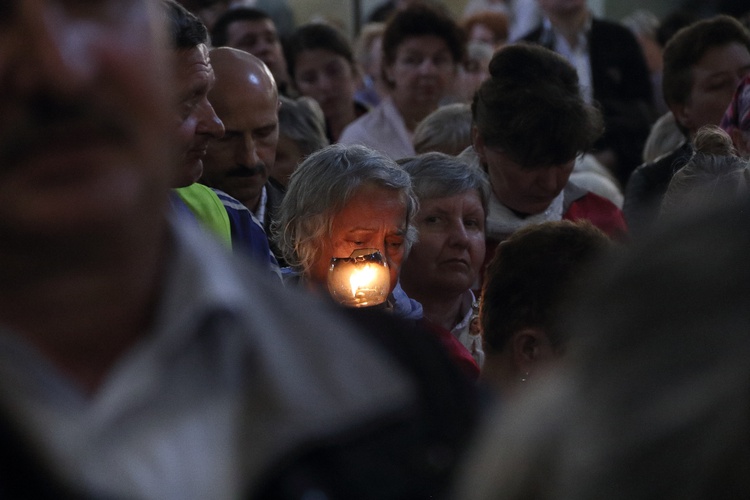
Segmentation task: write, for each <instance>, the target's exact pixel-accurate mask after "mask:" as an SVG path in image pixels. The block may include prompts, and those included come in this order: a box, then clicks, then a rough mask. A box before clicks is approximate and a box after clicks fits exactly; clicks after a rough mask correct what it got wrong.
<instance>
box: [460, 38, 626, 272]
mask: <svg viewBox="0 0 750 500" xmlns="http://www.w3.org/2000/svg"><path fill="white" fill-rule="evenodd" d="M490 74H491V78H490V79H489V80H487V81H485V82H484V83H483V84H482V86H481V87H480V88H479V90H478V91H477V93H476V95H475V97H474V102H473V104H472V115H473V119H474V130H473V149H469V150H467V151H465V152H464V153H463V154H462V156H464V157H465V158H467V160H468V161H472V162H476V163H478V164H479V165H481V166H482V168H484V169H485V171H486V172H487V173H488V174H489V177H490V183H491V185H492V197H491V200H490V207H489V215H488V218H487V240H488V244H489V246H490V248H491V249H493V250H494V247H495V245H496V244H497V243H498V242H500V241H502V240H504V239H505V238H507V237H508V236H509V235H510V234H512V233H513V232H514V231H516V230H517V229H520V228H521V227H524V226H527V225H529V224H535V223H541V222H547V221H554V220H562V219H566V220H579V219H585V220H589V221H591V222H592V223H593V224H594V225H595V226H597V227H599V228H600V229H602V230H603V231H604V232H605V233H607V234H609V235H610V236H615V237H624V234H625V232H626V226H625V221H624V219H623V216H622V212H621V211H620V210H619V209H618V208H617V207H616V206H615V205H614V204H613V203H611V202H610V201H608V200H606V199H604V198H602V197H600V196H598V195H596V194H593V193H591V192H589V191H587V190H586V189H583V188H581V187H579V186H577V185H575V184H574V183H572V182H570V180H569V179H570V174H571V173H572V172H573V167H574V165H575V163H576V158H577V157H578V156H579V155H580V154H582V153H584V152H585V151H587V150H588V149H590V148H591V146H592V145H593V144H594V142H595V141H596V139H597V138H598V137H599V136H600V135H601V133H602V130H603V125H602V117H601V114H600V112H599V111H598V110H597V109H596V108H595V107H593V106H591V105H589V104H587V103H586V102H585V101H584V99H583V98H582V96H581V93H580V90H579V86H578V76H577V74H576V70H575V68H573V67H572V66H571V65H570V64H569V63H568V62H567V61H566V60H565V59H563V58H562V57H561V56H559V55H558V54H555V53H554V52H552V51H550V50H548V49H545V48H542V47H539V46H532V45H527V44H517V45H510V46H506V47H503V48H502V49H500V50H499V51H498V52H497V53H496V54H495V56H494V57H493V58H492V61H491V62H490ZM492 255H493V252H492V251H490V252H488V258H490V257H491V256H492Z"/></svg>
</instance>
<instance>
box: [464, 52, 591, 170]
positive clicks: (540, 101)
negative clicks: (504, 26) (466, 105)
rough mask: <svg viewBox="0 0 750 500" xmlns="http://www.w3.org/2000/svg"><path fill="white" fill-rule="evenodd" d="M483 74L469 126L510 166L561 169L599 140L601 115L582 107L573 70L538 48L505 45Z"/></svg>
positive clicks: (558, 57) (583, 104) (557, 55)
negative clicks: (554, 166)
mask: <svg viewBox="0 0 750 500" xmlns="http://www.w3.org/2000/svg"><path fill="white" fill-rule="evenodd" d="M489 70H490V78H489V79H488V80H486V81H485V82H484V83H483V84H482V85H481V87H480V88H479V90H478V91H477V92H476V94H475V95H474V101H473V103H472V106H471V110H472V116H473V119H474V124H475V125H476V126H477V129H478V130H479V134H480V135H481V137H482V139H483V140H484V142H485V144H487V145H488V146H491V147H493V146H494V147H497V148H499V149H502V150H503V152H504V153H505V154H506V155H508V157H509V158H510V159H511V160H513V161H514V162H515V163H517V164H519V165H521V166H522V167H527V168H532V167H539V166H548V165H557V164H561V163H566V162H568V161H570V160H572V159H573V158H575V157H576V155H578V154H579V153H581V152H583V151H586V150H588V149H589V148H590V147H591V146H592V145H593V144H594V142H595V141H596V139H597V138H598V137H599V136H600V135H601V133H602V131H603V122H602V116H601V113H600V112H599V110H598V109H596V108H594V107H593V106H591V105H589V104H587V103H586V101H584V99H583V97H582V96H581V93H580V89H579V85H578V74H577V73H576V70H575V68H574V67H573V66H571V65H570V63H568V61H566V60H565V58H563V57H562V56H560V55H559V54H556V53H555V52H552V51H551V50H548V49H546V48H544V47H541V46H539V45H531V44H526V43H522V44H514V45H508V46H506V47H503V48H502V49H500V50H499V51H498V52H497V53H495V55H494V56H493V58H492V60H491V61H490V66H489Z"/></svg>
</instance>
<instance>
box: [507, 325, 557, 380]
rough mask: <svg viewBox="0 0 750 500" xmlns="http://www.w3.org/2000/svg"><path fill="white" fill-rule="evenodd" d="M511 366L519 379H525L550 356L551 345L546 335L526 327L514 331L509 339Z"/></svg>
mask: <svg viewBox="0 0 750 500" xmlns="http://www.w3.org/2000/svg"><path fill="white" fill-rule="evenodd" d="M511 349H513V364H514V365H515V367H516V368H517V369H518V372H519V373H520V377H521V379H526V378H528V377H529V375H530V374H531V373H532V372H533V371H534V370H535V369H536V368H538V367H539V364H540V363H543V362H545V361H546V360H548V359H549V358H550V357H551V356H552V345H551V343H550V341H549V337H548V336H547V334H546V333H545V332H544V330H542V329H541V328H538V327H528V328H523V329H521V330H518V331H516V332H515V333H514V334H513V336H512V337H511Z"/></svg>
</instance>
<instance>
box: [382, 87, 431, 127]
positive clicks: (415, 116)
mask: <svg viewBox="0 0 750 500" xmlns="http://www.w3.org/2000/svg"><path fill="white" fill-rule="evenodd" d="M392 99H393V104H394V105H395V106H396V109H397V110H398V112H399V114H400V115H401V118H402V119H403V120H404V125H406V129H407V130H408V131H409V132H414V129H415V128H417V125H419V122H421V121H422V120H423V119H424V118H425V117H426V116H427V115H429V114H430V113H432V112H433V111H435V110H436V109H437V107H438V106H437V104H435V105H432V104H422V105H420V104H417V103H414V102H408V101H406V100H404V99H403V98H399V97H398V96H396V95H394V96H393V97H392Z"/></svg>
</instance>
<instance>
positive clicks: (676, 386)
mask: <svg viewBox="0 0 750 500" xmlns="http://www.w3.org/2000/svg"><path fill="white" fill-rule="evenodd" d="M749 213H750V206H749V205H748V202H747V200H746V199H745V200H743V201H740V202H737V201H736V200H735V201H734V202H733V203H729V204H728V205H724V206H720V207H718V208H717V207H714V208H712V209H710V210H706V209H705V207H704V208H702V209H701V211H700V212H699V213H693V214H687V213H685V214H683V216H682V217H681V218H680V220H679V221H678V220H671V221H669V223H667V224H660V227H659V228H657V229H656V230H655V231H653V232H652V233H650V234H649V235H648V236H646V237H645V238H643V239H642V240H640V241H638V242H634V243H633V244H632V245H630V246H628V247H627V248H625V249H623V251H621V252H620V254H619V255H617V256H616V258H614V259H611V260H608V261H607V262H606V263H604V262H602V263H601V264H599V265H598V266H597V267H596V268H594V269H592V270H591V272H590V273H589V274H588V278H587V279H586V281H585V282H584V283H583V284H582V286H581V287H580V288H579V290H578V292H577V293H574V294H571V297H570V301H569V304H571V308H572V309H571V311H570V314H569V315H568V319H567V321H566V322H565V326H566V328H567V329H569V330H570V331H571V333H572V334H573V335H575V338H571V342H570V344H569V347H568V350H567V352H566V357H565V358H564V359H563V360H562V362H561V363H560V364H559V365H558V367H557V368H556V369H554V370H553V371H552V372H551V373H549V374H548V375H547V376H546V377H545V379H544V380H543V381H540V383H539V384H536V387H534V388H532V389H531V391H530V393H529V394H528V397H527V398H525V399H524V400H523V401H520V402H519V405H518V406H517V407H516V408H508V407H507V406H506V407H499V406H498V407H497V408H496V409H495V411H494V412H493V416H492V417H491V418H490V419H488V421H487V424H486V425H485V426H484V432H483V433H480V436H481V437H479V438H478V439H477V441H476V442H477V443H478V445H477V448H476V449H475V453H473V454H472V457H471V459H469V460H468V461H467V462H466V463H465V466H464V473H465V474H464V475H463V478H462V480H461V481H460V484H459V487H458V488H457V491H456V494H455V497H456V498H462V499H469V500H479V499H490V498H493V499H497V498H509V499H510V498H529V497H533V498H536V499H540V500H542V499H551V498H561V497H562V496H564V497H565V498H577V499H584V498H592V499H593V498H612V497H614V496H622V497H623V498H633V499H647V498H656V497H659V498H696V499H697V498H705V497H712V498H714V497H716V498H718V497H721V498H743V497H745V496H746V495H747V493H748V491H750V481H749V480H748V478H750V459H749V458H748V454H747V449H748V446H750V433H748V430H747V428H746V426H744V425H743V424H742V423H744V422H745V421H747V420H748V418H750V407H749V406H748V405H747V404H746V403H745V399H744V398H745V395H746V394H747V392H748V391H749V390H750V386H749V385H748V381H750V373H749V372H748V370H749V366H750V365H748V364H747V362H746V360H747V357H748V355H750V340H749V338H748V336H747V330H748V328H750V315H748V310H747V307H746V303H747V301H748V299H750V297H749V296H748V290H749V289H748V287H747V282H748V280H750V264H749V263H748V259H747V248H748V245H750V230H749V229H748V228H750V224H748V214H749ZM717 242H721V244H717ZM675 291H679V293H675ZM676 339H679V341H676ZM738 401H742V403H741V404H738ZM593 464H597V465H596V466H593ZM696 464H700V467H697V468H696ZM646 471H648V472H646Z"/></svg>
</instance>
